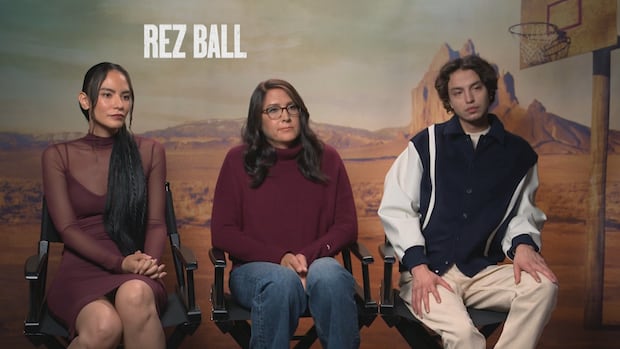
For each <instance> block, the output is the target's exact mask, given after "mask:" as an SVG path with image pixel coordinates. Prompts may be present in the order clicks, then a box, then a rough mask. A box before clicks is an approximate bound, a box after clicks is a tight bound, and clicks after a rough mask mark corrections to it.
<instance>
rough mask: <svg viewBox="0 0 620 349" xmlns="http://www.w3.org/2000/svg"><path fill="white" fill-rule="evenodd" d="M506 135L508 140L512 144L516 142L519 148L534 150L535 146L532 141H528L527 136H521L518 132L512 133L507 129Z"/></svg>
mask: <svg viewBox="0 0 620 349" xmlns="http://www.w3.org/2000/svg"><path fill="white" fill-rule="evenodd" d="M504 137H506V140H507V141H508V142H510V143H511V144H514V145H516V146H518V147H519V148H523V149H525V150H530V151H532V152H534V148H533V147H532V145H531V144H530V142H528V141H527V140H526V139H525V138H523V137H521V136H520V135H518V134H516V133H512V132H510V131H508V130H505V131H504Z"/></svg>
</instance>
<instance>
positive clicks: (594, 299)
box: [584, 48, 611, 328]
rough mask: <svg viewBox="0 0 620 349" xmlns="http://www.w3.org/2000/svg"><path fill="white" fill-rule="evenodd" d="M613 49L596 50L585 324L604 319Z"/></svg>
mask: <svg viewBox="0 0 620 349" xmlns="http://www.w3.org/2000/svg"><path fill="white" fill-rule="evenodd" d="M610 70H611V48H605V49H600V50H596V51H594V52H593V67H592V71H593V74H592V127H591V130H590V165H591V167H590V194H589V197H588V199H589V200H588V209H587V214H588V216H587V217H586V248H587V251H586V264H585V277H586V280H585V281H586V285H585V286H586V300H585V301H586V304H585V309H584V326H585V327H586V328H598V327H601V325H602V319H603V289H604V271H605V186H606V181H607V138H608V134H609V90H610V82H609V81H610Z"/></svg>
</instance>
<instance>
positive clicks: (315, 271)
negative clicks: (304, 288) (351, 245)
mask: <svg viewBox="0 0 620 349" xmlns="http://www.w3.org/2000/svg"><path fill="white" fill-rule="evenodd" d="M313 290H322V291H326V292H330V293H332V294H338V293H342V294H352V293H353V292H355V279H354V278H353V275H351V273H349V272H348V271H347V270H346V269H345V268H344V267H342V266H341V265H340V263H338V262H337V261H336V260H335V259H333V258H320V259H317V260H316V261H315V262H314V263H312V265H311V266H310V269H309V271H308V292H309V293H311V292H312V291H313Z"/></svg>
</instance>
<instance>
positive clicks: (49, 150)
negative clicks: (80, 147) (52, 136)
mask: <svg viewBox="0 0 620 349" xmlns="http://www.w3.org/2000/svg"><path fill="white" fill-rule="evenodd" d="M82 139H83V137H80V138H76V139H70V140H64V141H58V142H52V143H50V144H48V145H47V146H46V147H45V149H43V156H50V155H51V154H58V153H59V152H60V149H62V148H65V149H66V148H67V147H68V146H70V145H71V144H77V143H80V142H82Z"/></svg>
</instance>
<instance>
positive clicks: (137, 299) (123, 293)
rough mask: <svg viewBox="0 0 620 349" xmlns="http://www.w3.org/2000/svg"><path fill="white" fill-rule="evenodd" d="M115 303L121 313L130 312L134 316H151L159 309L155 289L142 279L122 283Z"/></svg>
mask: <svg viewBox="0 0 620 349" xmlns="http://www.w3.org/2000/svg"><path fill="white" fill-rule="evenodd" d="M115 305H116V308H117V309H118V310H119V313H121V315H122V314H123V313H127V312H129V313H130V314H131V315H132V316H136V315H140V314H145V316H150V315H152V314H151V313H153V312H156V311H157V309H156V307H155V296H154V295H153V290H152V289H151V287H150V286H149V285H147V284H146V283H145V282H144V281H141V280H130V281H127V282H125V283H124V284H122V285H121V286H120V287H119V288H118V291H117V292H116V299H115Z"/></svg>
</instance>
